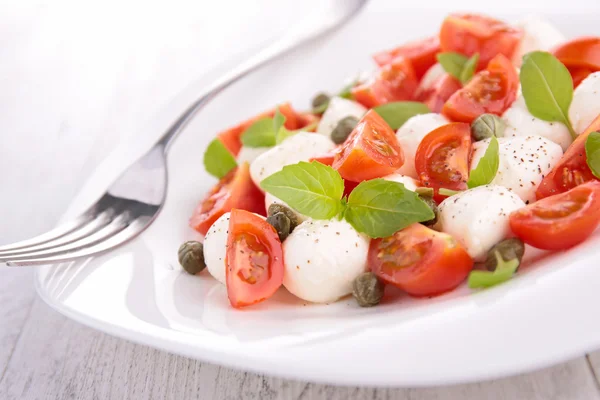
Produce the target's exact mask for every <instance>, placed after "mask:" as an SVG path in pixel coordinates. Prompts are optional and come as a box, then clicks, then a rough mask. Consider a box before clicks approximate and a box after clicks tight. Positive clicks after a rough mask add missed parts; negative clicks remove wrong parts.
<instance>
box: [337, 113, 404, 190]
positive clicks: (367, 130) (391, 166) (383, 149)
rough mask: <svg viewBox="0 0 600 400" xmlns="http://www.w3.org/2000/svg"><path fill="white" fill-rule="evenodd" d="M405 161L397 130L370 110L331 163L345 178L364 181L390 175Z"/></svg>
mask: <svg viewBox="0 0 600 400" xmlns="http://www.w3.org/2000/svg"><path fill="white" fill-rule="evenodd" d="M403 163H404V153H403V152H402V148H401V147H400V144H399V143H398V139H397V138H396V132H394V131H393V130H392V128H390V126H389V125H388V124H387V123H386V122H385V121H384V120H383V118H381V117H380V116H379V114H377V112H375V111H374V110H370V111H368V112H367V113H366V114H365V116H364V117H363V118H362V119H361V120H360V121H359V122H358V125H356V128H354V130H353V131H352V133H350V136H348V139H346V141H345V142H344V144H343V145H342V147H341V149H340V150H339V151H338V152H336V154H335V158H334V160H333V165H332V166H333V168H334V169H336V170H337V171H338V172H339V173H340V175H341V176H342V178H344V179H347V180H349V181H354V182H361V181H365V180H368V179H373V178H380V177H382V176H385V175H389V174H391V173H392V172H394V171H396V170H397V169H398V168H400V167H401V166H402V164H403Z"/></svg>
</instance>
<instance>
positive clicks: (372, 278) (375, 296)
mask: <svg viewBox="0 0 600 400" xmlns="http://www.w3.org/2000/svg"><path fill="white" fill-rule="evenodd" d="M384 289H385V285H384V284H383V282H381V281H380V280H379V278H377V276H376V275H375V274H374V273H372V272H363V273H362V274H360V275H359V276H357V277H356V279H354V281H353V282H352V295H353V296H354V298H355V299H356V301H357V302H358V305H359V306H361V307H373V306H376V305H377V304H379V302H380V301H381V298H382V297H383V291H384Z"/></svg>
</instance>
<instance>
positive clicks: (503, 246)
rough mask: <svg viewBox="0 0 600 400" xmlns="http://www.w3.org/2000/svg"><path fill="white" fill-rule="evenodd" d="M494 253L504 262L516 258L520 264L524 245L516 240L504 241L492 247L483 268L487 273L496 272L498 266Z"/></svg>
mask: <svg viewBox="0 0 600 400" xmlns="http://www.w3.org/2000/svg"><path fill="white" fill-rule="evenodd" d="M496 252H498V254H499V255H500V257H502V259H503V260H504V261H510V260H514V259H515V258H516V259H517V261H518V262H519V264H520V263H521V259H523V254H524V253H525V245H524V244H523V242H522V241H521V240H520V239H517V238H511V239H506V240H503V241H501V242H500V243H497V244H496V245H494V247H492V248H491V249H490V251H489V252H488V254H487V258H486V259H485V267H486V268H487V269H488V271H495V270H496V266H497V265H498V260H497V258H496Z"/></svg>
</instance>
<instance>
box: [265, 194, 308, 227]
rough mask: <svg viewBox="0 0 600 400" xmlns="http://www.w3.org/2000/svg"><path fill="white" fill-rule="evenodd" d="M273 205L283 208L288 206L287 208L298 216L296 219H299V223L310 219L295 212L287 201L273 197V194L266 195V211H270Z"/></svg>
mask: <svg viewBox="0 0 600 400" xmlns="http://www.w3.org/2000/svg"><path fill="white" fill-rule="evenodd" d="M271 204H281V205H283V206H286V207H287V208H289V209H290V210H292V211H293V213H294V214H296V217H297V218H298V221H300V222H303V221H306V220H307V219H308V217H307V216H306V215H304V214H300V213H299V212H297V211H296V210H294V209H293V208H292V207H290V206H289V205H288V204H287V203H286V202H285V201H283V200H281V199H279V198H277V197H275V196H273V195H272V194H271V193H265V209H266V210H267V211H268V210H269V206H271Z"/></svg>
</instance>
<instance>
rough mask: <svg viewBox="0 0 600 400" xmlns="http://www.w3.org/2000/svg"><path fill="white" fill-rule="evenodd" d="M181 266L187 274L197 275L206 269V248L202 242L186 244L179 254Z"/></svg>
mask: <svg viewBox="0 0 600 400" xmlns="http://www.w3.org/2000/svg"><path fill="white" fill-rule="evenodd" d="M177 255H178V256H179V264H181V266H182V267H183V269H184V270H186V272H187V273H189V274H192V275H196V274H197V273H198V272H200V271H202V270H203V269H204V268H206V262H204V246H203V245H202V243H200V242H193V241H192V242H185V243H184V244H182V245H181V246H180V247H179V251H178V252H177Z"/></svg>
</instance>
